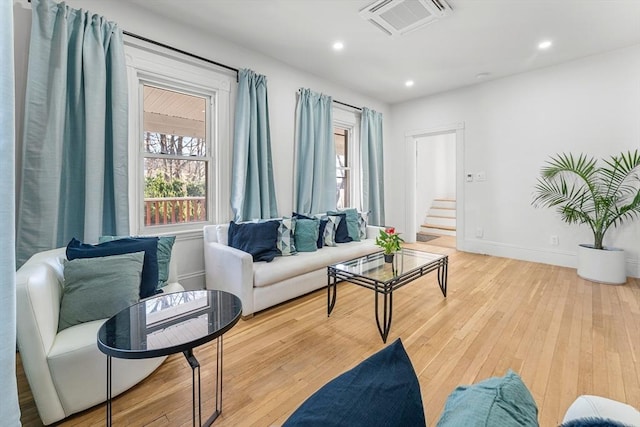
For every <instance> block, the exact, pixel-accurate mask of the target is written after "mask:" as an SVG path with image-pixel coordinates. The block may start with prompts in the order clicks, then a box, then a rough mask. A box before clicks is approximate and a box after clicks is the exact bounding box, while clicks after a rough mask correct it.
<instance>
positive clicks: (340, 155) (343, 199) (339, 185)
mask: <svg viewBox="0 0 640 427" xmlns="http://www.w3.org/2000/svg"><path fill="white" fill-rule="evenodd" d="M333 140H334V143H335V146H336V206H337V207H338V208H340V209H341V208H345V207H348V206H349V204H350V200H349V186H350V183H349V157H348V153H349V151H348V144H347V142H348V132H347V130H346V129H340V128H335V129H334V132H333Z"/></svg>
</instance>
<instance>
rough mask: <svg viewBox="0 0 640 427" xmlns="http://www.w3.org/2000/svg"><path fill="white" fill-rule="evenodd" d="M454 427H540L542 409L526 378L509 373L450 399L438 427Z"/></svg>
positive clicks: (462, 389) (458, 391)
mask: <svg viewBox="0 0 640 427" xmlns="http://www.w3.org/2000/svg"><path fill="white" fill-rule="evenodd" d="M454 426H455V427H459V426H468V427H485V426H487V427H491V426H501V427H534V426H535V427H537V426H538V407H537V406H536V402H535V401H534V400H533V396H531V393H530V392H529V389H527V386H526V385H525V384H524V382H523V381H522V378H520V376H519V375H518V374H516V373H515V372H513V371H512V370H509V371H508V372H507V374H506V375H505V376H504V377H493V378H489V379H486V380H484V381H481V382H479V383H477V384H473V385H468V386H460V387H457V388H456V389H455V390H454V391H453V392H452V393H451V394H450V395H449V397H448V398H447V402H446V403H445V406H444V411H443V413H442V415H441V416H440V420H439V421H438V425H437V427H454Z"/></svg>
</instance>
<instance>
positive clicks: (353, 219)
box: [340, 208, 360, 242]
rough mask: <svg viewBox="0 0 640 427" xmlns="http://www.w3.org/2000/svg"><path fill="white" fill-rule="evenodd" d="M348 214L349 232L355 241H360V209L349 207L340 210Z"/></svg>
mask: <svg viewBox="0 0 640 427" xmlns="http://www.w3.org/2000/svg"><path fill="white" fill-rule="evenodd" d="M340 213H345V214H347V232H348V233H349V237H351V240H353V241H354V242H359V241H360V225H359V224H358V211H357V210H356V209H355V208H348V209H344V210H342V211H340Z"/></svg>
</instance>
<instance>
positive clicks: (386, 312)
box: [375, 283, 393, 343]
mask: <svg viewBox="0 0 640 427" xmlns="http://www.w3.org/2000/svg"><path fill="white" fill-rule="evenodd" d="M375 294H376V299H375V312H376V324H377V325H378V332H380V336H381V337H382V342H384V343H386V342H387V337H388V336H389V331H390V330H391V316H392V315H393V290H389V292H387V291H386V290H385V289H383V290H382V291H380V290H379V284H378V283H376V288H375ZM380 294H382V295H383V304H382V307H383V315H382V325H380V315H379V313H378V312H379V307H378V306H379V304H378V296H379V295H380Z"/></svg>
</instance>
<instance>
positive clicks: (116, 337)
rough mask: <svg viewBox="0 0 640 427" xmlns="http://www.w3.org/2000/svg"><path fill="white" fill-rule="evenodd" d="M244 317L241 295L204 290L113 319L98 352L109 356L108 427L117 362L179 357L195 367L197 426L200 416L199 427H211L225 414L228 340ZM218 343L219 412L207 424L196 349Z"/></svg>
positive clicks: (167, 297)
mask: <svg viewBox="0 0 640 427" xmlns="http://www.w3.org/2000/svg"><path fill="white" fill-rule="evenodd" d="M241 313H242V303H241V302H240V298H238V297H237V296H235V295H233V294H230V293H228V292H223V291H215V290H213V291H212V290H201V291H184V292H175V293H170V294H160V295H158V296H155V297H152V298H148V299H145V300H143V301H140V302H138V303H137V304H134V305H132V306H130V307H128V308H125V309H124V310H122V311H120V312H119V313H117V314H116V315H114V316H113V317H111V318H110V319H109V320H107V321H106V322H105V323H104V324H103V325H102V327H101V328H100V330H99V331H98V348H99V349H100V351H102V352H103V353H104V354H106V355H107V425H108V426H110V425H111V424H112V421H113V416H112V412H111V374H112V371H111V358H112V357H117V358H120V359H147V358H153V357H160V356H168V355H170V354H175V353H179V352H182V353H183V354H184V356H185V358H186V359H187V362H188V363H189V366H191V385H192V397H193V425H194V426H195V425H196V415H197V420H198V425H205V426H209V425H211V424H212V423H213V422H214V421H215V419H216V418H217V417H218V415H220V413H221V412H222V335H223V334H224V333H225V332H227V331H228V330H229V329H231V328H232V327H233V326H234V325H235V324H236V323H238V320H239V319H240V315H241ZM214 339H215V340H216V343H217V345H216V378H215V381H216V382H215V401H216V408H215V411H214V412H213V414H212V415H211V416H210V417H209V418H208V419H207V420H206V421H205V422H204V423H202V403H201V402H202V399H201V396H200V390H201V388H200V364H199V362H198V360H197V359H196V358H195V356H194V354H193V349H194V348H195V347H198V346H200V345H202V344H205V343H208V342H209V341H213V340H214ZM196 370H197V371H198V372H197V380H198V381H197V388H196ZM196 394H197V398H196ZM196 402H197V403H196Z"/></svg>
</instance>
